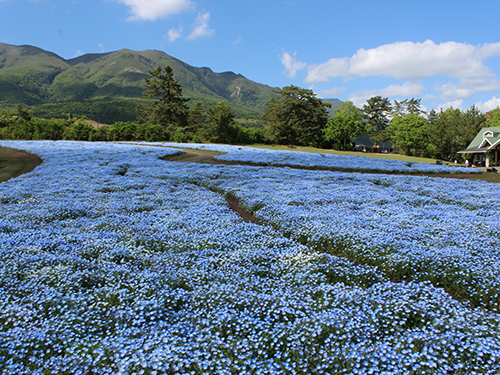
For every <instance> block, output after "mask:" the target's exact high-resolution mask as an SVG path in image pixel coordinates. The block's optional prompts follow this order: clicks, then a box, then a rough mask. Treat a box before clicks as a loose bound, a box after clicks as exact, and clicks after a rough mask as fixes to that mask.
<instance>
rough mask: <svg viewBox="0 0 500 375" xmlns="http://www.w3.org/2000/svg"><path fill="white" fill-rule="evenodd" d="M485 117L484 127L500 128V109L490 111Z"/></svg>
mask: <svg viewBox="0 0 500 375" xmlns="http://www.w3.org/2000/svg"><path fill="white" fill-rule="evenodd" d="M485 117H486V126H488V127H492V126H500V107H497V108H495V109H494V110H492V111H489V112H487V113H486V115H485Z"/></svg>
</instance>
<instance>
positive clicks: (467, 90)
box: [304, 40, 500, 102]
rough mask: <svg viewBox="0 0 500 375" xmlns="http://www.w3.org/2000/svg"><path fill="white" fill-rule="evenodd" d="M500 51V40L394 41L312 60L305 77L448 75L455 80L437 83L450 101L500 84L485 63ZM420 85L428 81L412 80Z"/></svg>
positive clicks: (312, 80) (310, 80) (323, 79)
mask: <svg viewBox="0 0 500 375" xmlns="http://www.w3.org/2000/svg"><path fill="white" fill-rule="evenodd" d="M498 56H500V43H485V44H479V45H476V46H474V45H470V44H467V43H458V42H444V43H439V44H437V43H435V42H433V41H432V40H426V41H425V42H423V43H415V42H395V43H391V44H384V45H381V46H379V47H376V48H371V49H359V50H358V51H357V52H356V53H355V54H354V55H353V56H351V57H344V58H332V59H329V60H328V61H326V62H324V63H321V64H311V65H308V66H307V69H308V74H307V77H306V78H305V80H304V81H305V82H306V83H309V84H311V83H321V82H329V81H330V80H331V79H332V78H338V77H342V78H344V80H346V79H348V78H352V79H359V77H386V78H393V79H403V80H406V81H412V82H422V81H423V80H426V79H433V80H436V79H441V80H442V79H443V77H445V78H447V79H448V80H453V81H455V82H448V83H439V84H435V85H434V89H435V90H436V92H437V93H439V94H440V98H441V100H443V101H445V102H451V101H454V100H460V99H467V98H470V97H471V96H472V95H473V94H475V93H478V92H491V91H498V90H500V80H499V79H498V77H497V75H496V73H495V72H494V71H493V69H491V68H490V67H489V66H487V65H486V64H485V62H486V60H488V59H489V58H491V57H498ZM417 87H421V88H422V87H423V86H422V85H421V84H413V86H412V88H413V89H414V88H417ZM393 88H394V89H396V91H397V92H399V88H402V89H408V88H410V86H409V85H408V84H404V85H402V86H397V85H395V86H393ZM388 89H389V88H387V89H382V90H377V93H383V92H387V94H385V95H389V92H390V90H388ZM410 91H413V90H410ZM417 91H418V90H417ZM353 95H354V96H358V95H361V94H360V93H355V94H353ZM381 95H383V94H381ZM399 95H401V94H399ZM409 96H411V95H409Z"/></svg>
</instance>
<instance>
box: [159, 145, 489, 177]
mask: <svg viewBox="0 0 500 375" xmlns="http://www.w3.org/2000/svg"><path fill="white" fill-rule="evenodd" d="M157 144H164V145H166V146H172V147H188V148H193V149H199V150H210V151H218V152H224V153H227V154H226V155H219V156H216V157H215V159H217V160H223V161H230V162H238V163H249V164H265V165H273V166H285V167H303V168H313V169H330V170H344V171H354V172H373V171H379V172H385V173H407V174H412V173H419V174H421V173H481V170H479V169H475V168H464V167H455V166H447V165H436V164H428V163H412V162H405V161H400V160H390V159H378V158H370V157H366V156H343V155H332V154H317V153H309V152H301V151H282V150H266V149H257V148H252V147H244V146H229V145H212V144H194V143H184V144H179V143H157Z"/></svg>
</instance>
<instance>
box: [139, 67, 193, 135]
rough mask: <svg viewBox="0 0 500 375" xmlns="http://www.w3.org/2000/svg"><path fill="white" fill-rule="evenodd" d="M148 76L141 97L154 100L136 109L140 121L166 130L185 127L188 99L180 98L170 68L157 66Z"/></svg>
mask: <svg viewBox="0 0 500 375" xmlns="http://www.w3.org/2000/svg"><path fill="white" fill-rule="evenodd" d="M149 74H150V78H145V81H146V86H147V89H146V90H145V91H144V92H143V97H144V98H145V99H155V100H154V101H153V102H150V103H147V104H143V105H142V106H139V107H138V109H137V111H138V113H139V116H140V118H141V120H143V121H144V122H149V123H153V124H160V125H162V126H164V127H165V128H167V129H169V128H174V129H175V128H178V127H184V126H187V122H188V107H187V104H186V102H187V101H188V100H189V99H185V98H183V97H182V86H181V85H180V84H179V83H178V82H177V81H176V80H175V78H174V73H173V71H172V68H171V67H170V66H166V67H165V68H162V67H161V66H159V67H158V68H157V69H156V70H152V71H150V72H149Z"/></svg>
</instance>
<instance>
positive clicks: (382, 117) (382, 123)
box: [363, 96, 392, 143]
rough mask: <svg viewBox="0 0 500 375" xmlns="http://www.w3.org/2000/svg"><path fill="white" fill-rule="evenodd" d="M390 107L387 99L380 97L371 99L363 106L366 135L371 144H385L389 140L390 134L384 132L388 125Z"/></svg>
mask: <svg viewBox="0 0 500 375" xmlns="http://www.w3.org/2000/svg"><path fill="white" fill-rule="evenodd" d="M391 110H392V106H391V102H390V101H389V98H383V97H381V96H374V97H371V98H370V99H368V100H367V101H366V104H365V105H364V106H363V112H364V113H365V115H366V120H367V123H368V135H369V136H370V139H371V141H372V142H373V143H378V142H384V143H385V142H386V141H388V140H389V139H390V134H388V133H387V132H386V128H387V126H388V125H389V118H388V115H389V114H390V113H391Z"/></svg>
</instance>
